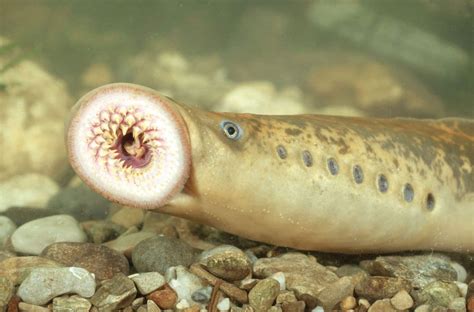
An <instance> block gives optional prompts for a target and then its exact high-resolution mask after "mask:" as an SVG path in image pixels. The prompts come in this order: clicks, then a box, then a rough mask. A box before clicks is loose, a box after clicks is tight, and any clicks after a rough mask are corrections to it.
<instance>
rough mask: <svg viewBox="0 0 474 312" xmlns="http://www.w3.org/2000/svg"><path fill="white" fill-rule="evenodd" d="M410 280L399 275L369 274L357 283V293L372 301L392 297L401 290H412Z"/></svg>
mask: <svg viewBox="0 0 474 312" xmlns="http://www.w3.org/2000/svg"><path fill="white" fill-rule="evenodd" d="M411 288H412V287H411V285H410V282H408V281H407V280H404V279H401V278H397V277H386V276H369V277H367V278H365V279H364V280H362V281H361V282H360V283H358V284H356V287H355V293H356V294H357V295H358V296H360V297H363V298H366V299H368V300H370V301H375V300H378V299H384V298H391V297H393V296H394V295H395V294H396V293H398V292H399V291H400V290H403V289H404V290H407V291H410V290H411Z"/></svg>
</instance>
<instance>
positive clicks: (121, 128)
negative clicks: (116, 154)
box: [120, 124, 129, 135]
mask: <svg viewBox="0 0 474 312" xmlns="http://www.w3.org/2000/svg"><path fill="white" fill-rule="evenodd" d="M128 129H129V126H128V125H126V124H121V125H120V130H122V134H123V135H126V134H127V131H128Z"/></svg>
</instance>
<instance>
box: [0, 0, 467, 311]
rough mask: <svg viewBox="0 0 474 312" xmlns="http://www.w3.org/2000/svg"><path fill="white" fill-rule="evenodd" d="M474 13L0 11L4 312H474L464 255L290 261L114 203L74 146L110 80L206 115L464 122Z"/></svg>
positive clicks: (21, 6) (316, 5)
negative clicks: (80, 106)
mask: <svg viewBox="0 0 474 312" xmlns="http://www.w3.org/2000/svg"><path fill="white" fill-rule="evenodd" d="M473 10H474V2H473V1H470V0H451V1H443V0H401V1H395V0H393V1H387V0H384V1H376V0H351V1H349V0H348V1H342V0H341V1H317V0H297V1H283V0H277V1H270V0H256V1H249V0H228V1H217V0H202V1H197V0H196V1H191V0H186V1H171V0H166V1H162V0H160V1H151V0H135V1H131V0H114V1H112V0H105V1H92V0H86V1H79V0H73V1H59V0H51V1H44V0H41V1H33V0H16V1H15V0H0V126H1V131H0V249H1V250H0V307H2V308H0V310H1V309H3V310H4V311H7V310H8V311H17V310H15V309H18V307H19V306H20V310H23V311H33V309H37V310H35V311H43V310H41V308H43V309H46V310H45V311H47V310H54V311H89V310H94V309H95V310H98V311H116V310H127V311H159V309H162V310H166V309H173V310H175V311H178V310H179V311H184V310H186V311H189V312H191V311H199V310H200V309H208V310H212V309H214V311H216V309H217V310H220V311H227V310H232V309H234V311H240V310H245V309H247V310H252V309H253V310H256V311H266V310H268V309H272V311H274V312H278V311H284V312H287V311H304V310H316V311H322V310H321V309H324V310H325V311H330V310H331V309H339V310H353V311H367V310H369V311H370V309H372V311H391V310H390V309H392V310H393V311H395V310H414V309H419V310H417V311H431V310H432V309H438V310H436V311H445V310H443V309H447V308H448V307H449V308H450V309H451V310H453V311H466V309H469V307H470V308H471V309H474V294H473V293H474V284H473V282H472V277H473V275H472V273H473V267H474V262H473V259H472V256H471V255H453V254H450V255H448V254H445V253H440V254H436V255H432V254H431V253H400V254H395V255H389V256H378V255H352V256H347V255H329V254H323V253H307V252H305V253H296V254H295V253H288V250H287V249H284V248H276V247H273V246H267V245H263V244H260V243H258V242H252V241H247V240H244V239H241V238H238V237H235V236H233V235H230V234H226V233H224V232H221V231H217V230H216V229H213V228H210V227H207V226H202V225H199V224H195V223H192V222H189V221H185V220H181V219H178V218H174V217H169V216H164V215H160V214H153V213H145V212H143V211H141V210H138V209H133V208H129V207H123V206H120V205H118V204H113V203H110V202H108V201H107V200H105V199H104V198H102V197H101V196H100V195H98V194H96V193H94V192H92V191H91V190H89V189H88V188H87V187H86V186H85V185H84V184H83V183H82V182H81V181H80V179H79V178H78V177H77V176H75V174H74V172H73V171H72V169H71V167H70V166H69V164H68V160H67V155H66V150H65V145H64V124H65V122H66V120H67V118H68V112H69V110H70V108H71V107H72V105H73V104H74V103H75V101H77V99H79V98H80V97H81V96H82V95H83V94H85V93H86V92H87V91H89V90H91V89H93V88H95V87H98V86H101V85H104V84H107V83H112V82H131V83H136V84H141V85H145V86H148V87H150V88H153V89H156V90H159V91H160V92H163V93H164V94H166V95H169V96H171V97H173V98H174V99H176V100H178V101H179V102H183V103H186V104H188V105H195V106H198V107H201V108H203V109H206V110H212V111H232V112H247V113H258V114H302V113H317V114H329V115H347V116H366V117H371V116H374V117H417V118H442V117H453V116H456V117H463V118H469V119H472V118H474V88H473V87H474V71H473V58H474V43H473V29H474V18H473ZM31 222H33V223H31ZM15 233H16V234H15ZM15 235H16V236H15ZM473 239H474V238H473ZM60 242H69V243H60ZM222 245H224V246H222ZM207 249H210V250H211V251H210V252H209V254H207V253H204V254H203V253H202V252H201V251H202V250H207ZM276 256H278V257H276ZM275 259H276V260H275ZM316 259H317V261H316ZM275 262H276V263H275ZM72 267H73V268H77V270H76V271H74V270H72V271H71V269H70V268H72ZM66 268H67V270H66ZM203 268H205V269H206V270H207V271H206V270H204V269H203ZM202 270H204V271H202ZM71 272H72V273H71ZM137 272H138V273H139V274H138V275H133V276H132V277H130V275H131V274H134V273H137ZM145 272H148V273H145ZM209 272H210V273H209ZM279 272H280V273H281V272H285V274H284V277H282V276H281V275H278V273H279ZM91 273H93V274H94V275H91ZM274 273H277V275H276V277H275V276H274V278H273V279H271V278H270V279H269V276H272V274H274ZM146 274H148V276H147V275H146ZM150 274H151V275H150ZM209 274H211V276H209ZM77 276H79V277H80V278H77ZM51 280H52V281H53V282H51V283H52V284H54V283H56V282H57V283H58V284H54V285H52V284H48V282H47V281H51ZM242 280H244V281H245V283H243V284H239V283H242ZM60 281H62V284H61V283H60ZM65 281H67V282H65ZM217 281H219V282H217ZM274 281H277V283H276V284H275V282H274ZM41 283H43V284H44V285H43V284H41ZM216 283H225V284H224V285H226V287H227V288H225V289H226V290H225V291H224V290H221V291H220V293H219V291H217V290H215V289H216V288H219V287H217V286H216ZM285 283H286V285H284V284H285ZM66 284H67V285H66ZM35 285H36V286H35ZM38 285H43V286H42V287H39V286H38ZM209 285H210V286H209ZM257 285H260V286H258V287H257ZM374 285H375V286H374ZM211 286H212V287H211ZM41 289H49V290H51V289H53V290H54V291H50V292H49V294H44V293H41ZM397 296H398V297H397ZM216 298H217V299H216ZM262 298H263V299H262ZM394 298H401V299H394ZM469 298H470V299H469ZM166 300H168V301H166ZM361 300H362V301H361ZM364 300H365V301H364ZM387 300H388V301H387ZM410 300H411V304H410ZM249 301H250V304H249V305H248V304H247V303H248V302H249ZM377 302H379V303H377ZM387 302H388V303H387ZM400 302H402V303H400ZM376 303H377V305H376ZM469 304H470V305H469ZM219 305H220V306H219ZM374 305H375V307H373V306H374ZM155 306H156V307H155ZM420 307H421V308H420ZM61 309H62V310H61ZM68 309H69V310H68ZM140 309H141V310H140ZM239 309H240V310H239ZM317 309H320V310H317ZM377 309H379V310H377ZM423 309H424V310H423ZM463 309H464V310H463Z"/></svg>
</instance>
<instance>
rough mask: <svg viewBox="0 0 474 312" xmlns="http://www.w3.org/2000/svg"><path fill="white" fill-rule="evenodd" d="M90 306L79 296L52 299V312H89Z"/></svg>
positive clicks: (87, 301)
mask: <svg viewBox="0 0 474 312" xmlns="http://www.w3.org/2000/svg"><path fill="white" fill-rule="evenodd" d="M91 307H92V304H91V303H90V302H89V300H87V299H85V298H81V297H79V296H75V295H74V296H70V297H56V298H54V299H53V311H54V312H56V311H58V312H61V311H74V312H89V310H90V308H91Z"/></svg>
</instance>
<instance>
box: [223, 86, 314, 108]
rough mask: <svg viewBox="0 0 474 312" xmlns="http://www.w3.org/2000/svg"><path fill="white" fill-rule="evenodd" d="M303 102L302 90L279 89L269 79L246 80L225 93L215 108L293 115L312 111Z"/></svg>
mask: <svg viewBox="0 0 474 312" xmlns="http://www.w3.org/2000/svg"><path fill="white" fill-rule="evenodd" d="M302 103H304V100H303V98H302V96H301V91H300V90H299V89H297V88H293V90H282V91H278V90H277V89H276V87H275V86H274V85H273V84H272V83H271V82H268V81H256V82H246V83H242V84H238V85H236V86H235V87H234V88H233V89H232V90H230V91H229V92H228V93H227V94H225V95H224V96H223V98H222V100H221V101H220V102H219V104H218V105H217V106H216V107H214V110H216V111H220V112H234V113H253V114H270V113H271V114H273V115H292V114H304V113H308V112H309V111H310V108H307V107H305V106H304V105H303V104H302Z"/></svg>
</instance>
